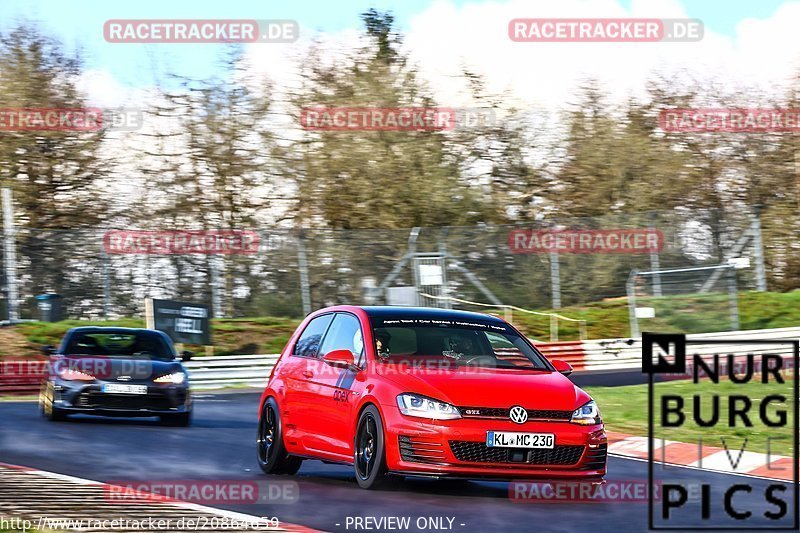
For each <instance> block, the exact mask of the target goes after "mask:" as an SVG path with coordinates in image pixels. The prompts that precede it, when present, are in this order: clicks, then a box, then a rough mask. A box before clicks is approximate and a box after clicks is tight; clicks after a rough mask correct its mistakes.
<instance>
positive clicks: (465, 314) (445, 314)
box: [361, 305, 506, 324]
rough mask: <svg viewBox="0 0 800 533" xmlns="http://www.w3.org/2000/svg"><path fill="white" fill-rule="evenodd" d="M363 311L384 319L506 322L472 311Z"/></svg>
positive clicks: (367, 308) (399, 308)
mask: <svg viewBox="0 0 800 533" xmlns="http://www.w3.org/2000/svg"><path fill="white" fill-rule="evenodd" d="M361 309H363V310H364V312H366V313H367V316H369V317H375V318H382V317H395V316H401V317H416V318H431V319H441V320H447V319H451V320H452V319H460V320H483V321H485V322H497V323H501V324H505V323H506V322H505V321H504V320H503V319H501V318H499V317H496V316H492V315H487V314H484V313H473V312H472V311H459V310H456V309H441V308H438V307H405V306H397V305H374V306H373V305H367V306H362V307H361Z"/></svg>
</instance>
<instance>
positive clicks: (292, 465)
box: [256, 398, 303, 475]
mask: <svg viewBox="0 0 800 533" xmlns="http://www.w3.org/2000/svg"><path fill="white" fill-rule="evenodd" d="M256 444H257V448H258V466H260V467H261V470H263V471H264V473H265V474H287V475H292V474H294V473H296V472H297V471H298V470H299V469H300V465H301V464H302V463H303V460H302V459H300V458H299V457H294V456H291V455H289V454H287V453H286V447H285V446H284V444H283V425H282V424H281V415H280V412H279V410H278V404H277V403H276V402H275V399H274V398H268V399H267V401H266V402H264V410H263V411H262V412H261V418H260V419H259V421H258V440H257V441H256Z"/></svg>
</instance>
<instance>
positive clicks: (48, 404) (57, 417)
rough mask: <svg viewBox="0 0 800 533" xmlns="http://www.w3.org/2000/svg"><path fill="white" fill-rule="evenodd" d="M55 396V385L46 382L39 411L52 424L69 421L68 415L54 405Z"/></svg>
mask: <svg viewBox="0 0 800 533" xmlns="http://www.w3.org/2000/svg"><path fill="white" fill-rule="evenodd" d="M53 394H54V392H53V383H52V382H50V381H47V382H45V383H44V384H43V385H42V391H41V392H40V393H39V410H40V412H41V413H42V416H43V417H45V418H46V419H47V420H49V421H50V422H62V421H64V420H66V419H67V413H65V412H64V411H63V410H62V409H59V408H58V407H55V406H54V405H53V400H54V398H53Z"/></svg>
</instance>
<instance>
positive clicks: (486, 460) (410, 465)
mask: <svg viewBox="0 0 800 533" xmlns="http://www.w3.org/2000/svg"><path fill="white" fill-rule="evenodd" d="M383 416H384V418H385V420H384V425H385V428H386V460H387V466H388V468H389V470H390V471H391V472H393V473H396V474H404V475H423V476H433V477H445V478H447V477H462V478H491V479H498V480H500V479H504V480H508V479H565V478H566V479H576V478H577V479H597V478H602V477H603V476H604V475H605V473H606V461H607V446H608V441H607V438H606V434H605V431H604V429H603V425H602V424H597V425H591V426H581V425H577V424H572V423H569V422H545V421H528V422H526V423H524V424H516V423H514V422H511V421H510V420H502V419H476V418H462V419H458V420H441V421H436V420H427V419H423V418H415V417H409V416H405V415H403V414H401V413H400V410H399V409H398V408H397V407H395V406H386V405H384V406H383ZM488 431H509V432H525V433H553V434H554V435H555V446H554V448H553V449H521V448H490V447H488V446H486V434H487V432H488Z"/></svg>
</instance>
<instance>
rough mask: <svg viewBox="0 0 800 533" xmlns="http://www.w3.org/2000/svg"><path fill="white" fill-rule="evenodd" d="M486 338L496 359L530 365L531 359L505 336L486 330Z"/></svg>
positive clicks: (517, 364)
mask: <svg viewBox="0 0 800 533" xmlns="http://www.w3.org/2000/svg"><path fill="white" fill-rule="evenodd" d="M486 338H487V339H488V341H489V344H491V345H492V351H494V356H495V357H496V358H497V360H498V361H503V362H506V363H511V364H513V365H516V366H530V364H531V360H530V359H528V357H526V356H525V354H524V353H523V352H522V350H520V348H519V346H517V345H515V344H514V343H512V342H511V341H510V340H509V339H507V338H506V337H505V336H503V335H500V334H498V333H491V332H488V331H487V332H486ZM520 341H521V339H520Z"/></svg>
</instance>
